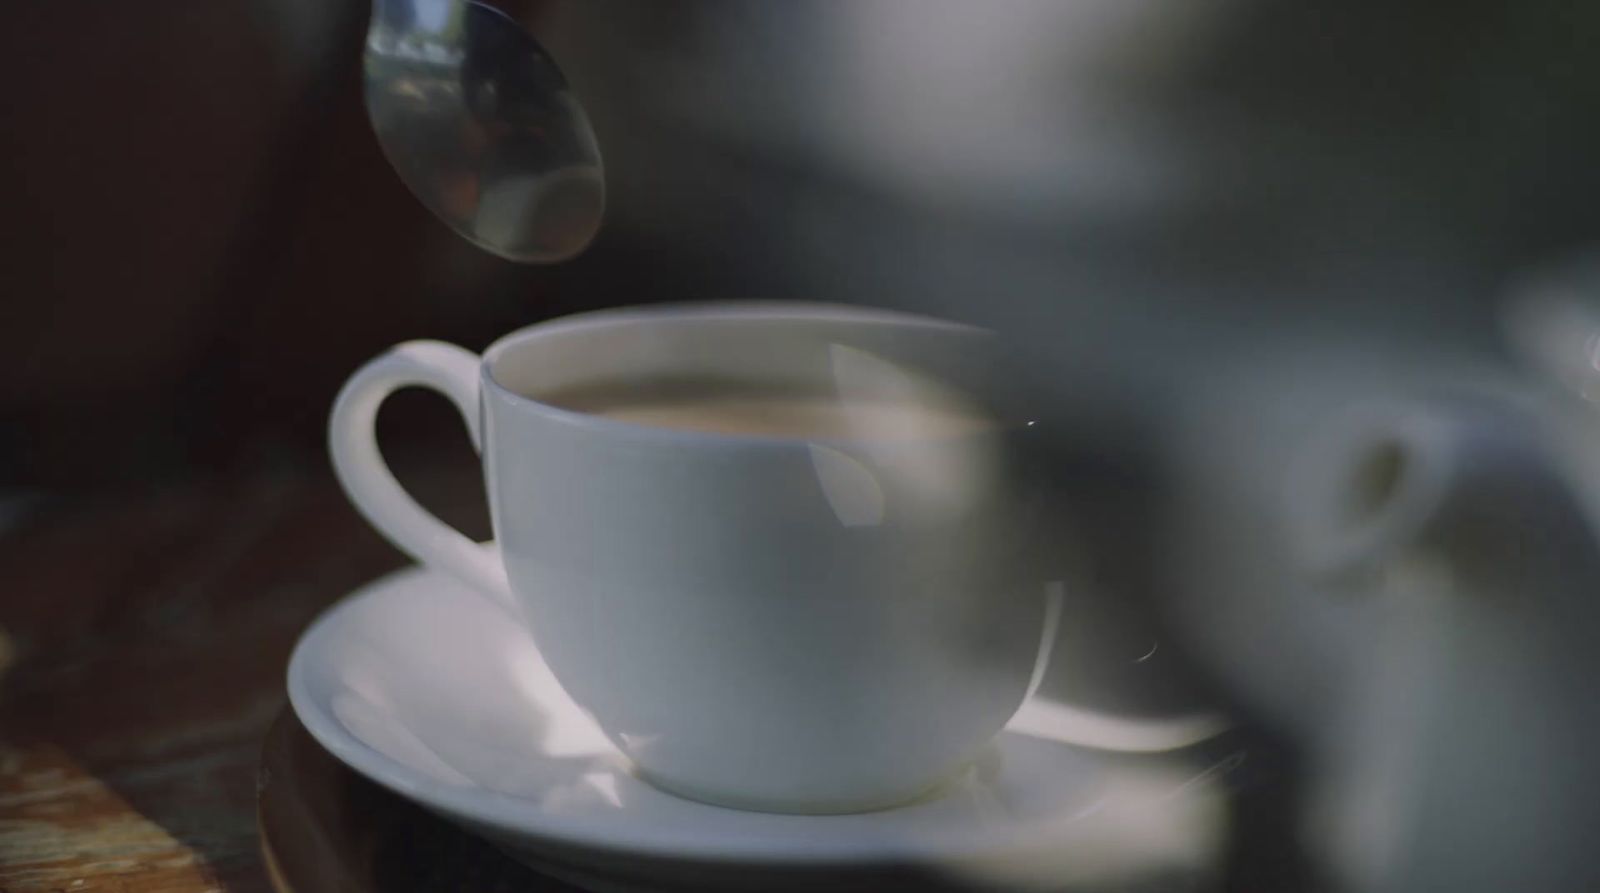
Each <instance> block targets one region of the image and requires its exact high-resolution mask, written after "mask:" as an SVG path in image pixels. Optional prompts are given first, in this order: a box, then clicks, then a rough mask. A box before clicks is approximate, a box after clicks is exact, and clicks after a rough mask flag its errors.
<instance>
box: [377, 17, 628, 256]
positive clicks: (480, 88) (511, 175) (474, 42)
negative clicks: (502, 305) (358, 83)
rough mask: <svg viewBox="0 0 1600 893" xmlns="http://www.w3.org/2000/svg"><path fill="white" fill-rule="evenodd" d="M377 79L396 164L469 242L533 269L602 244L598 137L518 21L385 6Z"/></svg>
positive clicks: (387, 150) (387, 142) (380, 112)
mask: <svg viewBox="0 0 1600 893" xmlns="http://www.w3.org/2000/svg"><path fill="white" fill-rule="evenodd" d="M365 73H366V74H365V76H366V101H367V113H368V115H369V116H370V118H371V120H372V126H373V130H374V131H375V132H376V133H377V136H378V142H379V144H380V145H381V146H382V147H383V151H384V154H385V155H386V156H387V157H388V159H389V162H390V163H391V164H392V165H394V168H395V170H396V172H398V173H399V174H400V179H401V180H403V181H404V182H405V184H406V186H407V187H409V188H410V189H411V191H412V192H413V193H415V194H416V196H417V197H418V198H419V199H421V200H422V203H423V204H424V205H426V206H427V207H428V209H429V210H431V211H432V212H433V213H434V214H435V215H437V216H438V217H439V218H440V219H441V220H443V221H444V222H445V223H447V224H449V226H450V227H451V228H453V229H454V230H455V231H456V232H457V233H460V234H461V235H462V236H464V237H465V238H466V239H468V240H469V241H471V242H473V243H474V244H476V245H478V246H479V247H481V248H483V249H484V250H486V251H489V252H491V253H493V254H496V255H498V256H500V257H503V258H506V259H507V260H512V261H518V262H521V263H553V262H555V261H560V260H565V259H567V258H570V257H572V256H574V255H576V254H577V253H578V252H580V251H582V250H583V249H584V248H585V247H587V246H588V244H589V242H590V241H591V240H593V238H594V236H595V233H596V232H597V231H598V230H599V228H600V221H601V219H602V217H603V216H604V212H605V176H604V170H603V167H602V165H601V161H600V150H599V147H598V145H597V144H596V142H595V138H594V131H593V129H592V128H591V127H590V125H589V118H588V116H587V115H586V114H585V113H584V110H583V107H582V106H581V105H579V104H578V101H577V99H576V97H574V96H573V95H572V91H571V89H570V88H569V87H568V86H567V80H566V78H565V77H564V76H563V75H562V73H561V70H560V69H559V68H557V67H556V64H555V61H554V60H553V59H551V57H550V54H549V53H547V52H545V50H544V48H543V47H541V46H540V45H539V44H538V42H536V41H535V40H534V39H533V38H532V37H531V36H530V35H529V34H528V33H527V31H525V30H523V28H522V26H521V25H519V24H517V22H516V21H515V20H514V19H512V18H511V17H510V16H507V15H506V14H505V13H502V12H500V11H499V10H497V9H495V8H493V7H491V6H487V5H485V4H483V3H478V2H475V0H374V2H373V10H372V24H371V27H370V28H369V30H368V32H367V46H366V55H365Z"/></svg>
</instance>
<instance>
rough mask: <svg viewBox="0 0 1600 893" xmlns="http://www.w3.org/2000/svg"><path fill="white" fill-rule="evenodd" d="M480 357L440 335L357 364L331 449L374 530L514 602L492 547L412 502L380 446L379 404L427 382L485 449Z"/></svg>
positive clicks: (339, 402) (334, 423)
mask: <svg viewBox="0 0 1600 893" xmlns="http://www.w3.org/2000/svg"><path fill="white" fill-rule="evenodd" d="M480 362H481V361H480V360H479V358H478V356H477V355H476V354H473V353H471V352H469V351H466V350H463V349H461V348H459V347H456V346H455V345H453V344H446V343H444V342H442V341H408V342H406V343H404V344H400V345H396V346H395V347H394V348H392V349H390V350H389V351H388V352H387V353H385V354H383V355H381V356H379V357H377V358H376V359H373V360H372V361H370V362H368V363H367V364H366V365H365V366H362V367H361V369H360V370H358V371H357V372H356V374H355V375H352V376H351V377H350V380H349V381H347V382H345V385H344V387H343V388H342V389H341V390H340V391H339V396H338V398H337V399H336V400H335V401H334V403H333V414H332V415H331V416H330V417H329V419H328V452H329V454H330V455H331V456H332V458H333V470H334V474H335V475H336V476H337V477H338V478H339V483H340V484H341V485H342V486H343V487H344V492H345V495H346V496H348V497H349V498H350V501H351V502H352V503H354V504H355V507H356V509H357V510H358V511H360V512H361V514H362V515H363V516H364V517H365V518H366V519H367V522H368V523H370V524H371V525H372V526H373V527H374V528H376V529H377V531H378V532H379V533H381V534H383V535H384V536H385V537H387V538H388V540H389V541H390V542H392V543H394V544H395V545H396V546H397V547H399V549H400V550H401V551H402V552H405V553H407V554H409V555H410V556H411V557H413V558H415V559H417V560H418V561H420V562H422V563H423V564H425V565H428V566H429V567H432V568H436V569H438V570H441V571H444V572H446V573H448V574H450V575H452V576H454V577H456V578H458V579H460V580H461V581H463V582H465V583H466V584H467V585H469V586H471V587H472V588H474V589H476V590H478V591H480V592H482V593H483V594H485V595H487V596H489V597H490V598H492V599H494V600H495V601H496V602H498V603H500V604H501V605H502V606H504V607H505V608H507V609H508V610H510V611H512V612H513V613H516V611H517V609H516V606H515V603H514V601H513V599H512V597H511V586H510V583H509V582H508V581H507V580H506V572H505V566H504V565H503V564H501V562H500V557H499V554H498V552H497V551H496V550H493V549H486V548H484V547H483V546H480V545H479V544H477V543H475V542H473V541H472V540H470V539H468V538H467V537H466V536H465V535H464V534H462V533H461V532H460V531H458V530H456V529H455V528H453V527H451V526H449V525H447V524H445V523H444V522H443V521H440V520H439V519H438V518H437V517H435V516H434V515H433V514H432V513H431V512H429V511H428V510H427V509H424V508H423V507H422V506H420V505H418V504H417V501H416V500H415V499H413V498H411V494H409V493H407V492H406V491H405V488H404V487H402V486H401V485H400V482H399V481H397V480H395V477H394V473H393V472H391V471H390V470H389V466H388V464H387V463H385V462H384V461H383V455H382V454H381V453H380V452H379V451H378V438H377V432H376V430H375V428H374V424H375V423H376V422H377V419H378V407H380V406H381V405H383V401H384V400H385V399H386V398H388V396H389V395H390V394H392V393H394V392H395V391H398V390H400V389H401V388H407V387H424V388H431V389H433V390H435V391H438V392H439V393H441V394H444V395H445V396H446V397H448V398H450V402H452V403H454V404H455V405H456V409H457V410H459V411H460V412H461V417H462V419H464V420H465V421H466V423H467V433H468V435H470V436H471V438H472V446H473V448H474V449H475V450H477V451H478V452H479V453H482V452H483V422H482V416H481V415H480V407H479V389H480V384H479V373H478V367H479V364H480Z"/></svg>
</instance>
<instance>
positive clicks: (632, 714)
mask: <svg viewBox="0 0 1600 893" xmlns="http://www.w3.org/2000/svg"><path fill="white" fill-rule="evenodd" d="M993 349H994V344H993V341H992V338H991V336H990V335H989V334H988V333H985V332H983V331H982V330H978V329H972V328H969V327H965V326H960V325H955V324H952V323H946V322H941V321H937V320H929V319H925V318H921V317H913V316H906V315H902V314H895V313H887V312H881V311H868V310H859V309H848V308H842V307H832V306H822V305H794V304H782V305H774V304H733V305H703V306H678V307H664V308H653V309H630V310H621V311H606V312H601V313H594V314H587V315H583V316H577V317H570V318H566V319H561V320H556V321H554V322H548V323H544V324H540V325H535V326H532V327H529V328H526V329H522V330H520V331H517V332H514V333H512V334H510V335H508V336H506V337H504V338H502V339H501V340H499V341H498V342H496V343H495V344H494V345H493V346H491V347H490V348H489V349H488V350H487V351H486V352H485V353H484V355H483V356H482V357H481V358H480V357H478V356H476V355H474V354H471V353H469V352H467V351H465V350H462V349H461V348H458V347H454V346H452V345H448V344H444V343H440V342H431V341H417V342H410V343H407V344H402V345H400V346H398V347H396V348H394V349H393V350H391V351H389V352H388V353H386V354H384V355H383V356H380V357H378V358H377V359H375V360H373V361H371V362H370V363H368V364H367V365H366V366H365V367H363V368H362V369H361V370H360V371H359V372H357V373H356V374H355V375H354V376H353V377H352V378H351V379H350V381H349V382H348V383H347V384H346V385H345V387H344V390H343V391H342V392H341V393H340V395H339V397H338V400H337V402H336V404H335V406H334V410H333V415H332V419H331V420H330V430H329V440H330V447H331V450H332V454H333V461H334V467H335V469H336V470H337V472H338V476H339V479H340V481H341V482H342V483H343V485H344V487H345V490H346V492H347V493H348V495H349V497H350V499H351V501H352V502H354V503H355V505H356V507H357V508H358V509H360V510H361V511H362V513H363V514H364V515H365V516H366V517H367V519H368V520H369V521H371V522H372V524H373V525H374V526H375V527H376V528H377V529H378V530H379V531H381V532H382V533H384V534H385V535H386V536H388V537H389V538H390V539H391V540H392V541H393V542H394V543H395V544H396V545H398V546H399V547H400V548H401V549H402V550H404V551H406V552H408V553H410V554H411V555H413V556H415V557H416V558H417V559H418V560H420V561H422V562H423V563H425V564H427V565H429V566H431V567H434V568H437V569H439V570H442V571H445V572H448V573H451V574H454V575H455V576H457V577H459V578H461V579H462V580H464V581H466V582H468V583H470V584H472V585H473V586H474V587H476V588H477V589H480V590H482V591H483V592H484V593H486V594H488V595H490V596H491V597H495V598H498V599H499V600H500V601H502V602H503V603H505V604H507V605H508V606H510V607H511V608H512V610H513V613H514V614H516V615H518V616H520V617H521V618H522V619H523V620H524V621H525V622H526V624H527V626H528V628H529V630H530V631H531V633H532V635H533V636H534V639H535V641H536V642H537V644H538V645H539V648H540V650H541V652H542V654H543V655H544V657H545V659H546V661H547V662H548V663H549V665H550V667H551V669H552V670H553V671H554V672H555V674H556V677H557V678H558V679H559V680H560V681H561V683H562V685H563V686H564V687H565V688H566V689H567V691H568V693H569V694H570V695H571V696H572V697H573V699H574V700H575V701H577V703H578V704H580V705H582V706H583V707H584V708H585V709H586V710H588V711H589V712H590V713H591V714H592V715H593V716H594V718H595V720H596V721H597V722H598V724H599V725H600V727H601V728H602V729H603V730H604V731H605V733H606V734H607V735H608V736H609V737H610V739H611V740H612V741H613V742H615V744H616V745H617V747H618V748H620V749H621V750H622V751H623V752H624V753H625V754H626V755H627V756H628V757H629V758H630V759H631V760H632V761H633V763H634V765H635V767H636V768H637V770H638V771H639V772H640V773H641V775H642V776H643V777H645V778H647V779H649V780H650V781H651V782H653V783H655V784H656V785H658V786H660V787H662V788H664V789H666V790H669V791H672V792H674V793H679V794H682V795H684V796H688V797H691V798H694V799H699V800H704V801H708V802H713V803H718V804H722V805H728V806H735V807H741V808H750V809H760V810H768V811H779V812H848V811H858V810H866V809H873V808H879V807H883V806H888V805H893V804H896V803H899V802H902V801H905V800H908V799H912V798H915V797H916V796H918V795H919V794H921V793H923V792H925V791H927V790H928V789H930V788H931V787H933V786H935V785H937V784H938V783H939V782H940V781H941V780H942V779H945V778H947V777H949V776H950V775H952V774H953V773H955V772H956V771H957V770H959V769H960V768H962V767H963V766H964V765H965V763H966V762H967V761H969V760H970V759H971V758H972V757H973V756H974V755H975V754H976V752H977V751H978V750H979V749H980V748H981V747H982V746H983V745H984V744H985V743H986V742H987V741H988V740H989V739H990V738H991V737H992V736H994V735H995V734H996V733H997V732H998V731H999V730H1000V729H1001V728H1002V727H1003V726H1004V725H1005V724H1006V722H1007V720H1008V719H1009V718H1010V717H1011V715H1012V714H1013V713H1014V712H1015V711H1016V709H1017V708H1018V706H1020V704H1021V703H1022V700H1023V698H1024V696H1025V695H1026V691H1027V687H1028V683H1029V679H1030V675H1031V673H1032V671H1033V668H1034V661H1035V657H1036V655H1037V653H1038V649H1039V644H1040V642H1039V637H1040V632H1041V626H1042V617H1043V599H1042V587H1041V586H1040V585H1039V583H1038V581H1037V579H1035V578H1034V577H1033V575H1032V574H1031V572H1030V570H1029V568H1028V567H1027V564H1028V563H1027V562H1026V561H1025V560H1024V556H1023V553H1024V552H1025V551H1026V550H1025V549H1024V548H1023V547H1022V545H1021V544H1022V542H1023V540H1024V536H1023V532H1022V530H1021V529H1020V528H1019V526H1018V523H1017V518H1018V515H1017V513H1016V499H1015V494H1016V493H1017V488H1016V486H1015V483H1014V481H1013V475H1012V474H1011V473H1010V472H1009V471H1008V467H1007V466H1008V462H1007V458H1006V457H1007V455H1008V454H1007V444H1006V440H1007V438H1008V437H1010V436H1012V434H1011V431H1012V429H1008V428H1007V427H1006V426H1002V425H995V426H982V427H977V428H973V429H971V430H964V431H962V432H961V433H951V432H950V431H948V430H946V431H929V432H919V431H914V430H913V431H906V430H897V431H881V430H874V428H873V426H874V424H875V418H876V417H875V416H873V415H871V414H870V413H868V414H865V415H863V416H862V428H861V430H860V435H859V436H856V431H855V430H854V429H852V431H851V436H849V437H839V436H838V432H837V431H834V432H831V435H832V436H830V437H817V438H803V437H769V436H754V435H743V434H725V433H710V432H705V431H690V430H681V429H670V428H664V427H663V428H658V427H648V426H644V425H636V424H632V423H628V422H622V421H618V420H615V419H611V418H606V417H602V416H596V415H585V414H581V413H578V412H573V411H570V410H567V409H562V408H558V407H555V406H552V405H549V404H546V403H542V402H540V396H541V395H544V394H550V393H552V392H554V391H559V390H561V389H563V388H567V387H571V386H573V385H578V384H583V383H593V382H602V381H603V382H617V381H637V382H649V381H658V380H661V379H668V378H671V379H731V380H736V381H739V382H743V383H771V384H773V385H783V386H802V387H806V388H809V389H817V390H818V391H828V392H834V393H839V394H840V395H841V396H845V397H867V398H887V399H905V400H918V401H926V400H929V399H939V396H938V395H943V394H950V393H955V391H952V390H950V388H956V389H959V393H961V394H962V395H966V396H970V395H973V394H978V393H985V392H987V389H990V388H992V385H993V383H992V382H989V381H986V380H985V379H986V378H988V377H990V376H991V375H992V373H993V369H994V368H995V366H994V362H993V361H994V356H993ZM409 386H422V387H428V388H433V389H435V390H438V391H440V392H442V393H443V394H445V395H446V396H447V397H449V398H450V399H451V400H452V401H454V403H455V404H456V406H457V407H458V408H459V409H460V411H461V415H462V417H463V418H464V419H465V421H466V423H467V429H468V431H469V432H470V434H471V437H472V441H473V443H474V445H476V446H477V447H478V448H479V451H480V452H481V454H482V456H483V460H484V466H485V471H486V475H487V485H488V494H489V500H490V508H491V515H492V518H493V523H494V531H495V537H496V541H497V543H498V547H499V549H498V553H496V552H495V551H492V550H485V549H484V548H482V547H480V546H478V545H477V544H475V543H473V542H471V541H470V540H468V539H467V538H466V537H465V536H463V535H462V534H460V533H459V532H457V531H455V530H453V529H451V528H449V527H447V526H446V525H445V524H443V523H442V522H441V521H439V520H438V519H436V518H434V517H433V516H432V515H430V514H428V513H427V512H426V511H425V510H424V509H422V508H421V507H419V506H418V505H417V504H416V503H415V502H414V501H413V500H412V499H411V498H410V497H409V496H408V495H407V494H406V492H405V491H404V490H403V489H402V488H401V486H400V484H399V483H398V482H397V481H396V480H395V478H394V477H393V475H392V474H391V473H390V472H389V470H388V468H387V467H386V466H385V465H384V463H383V460H382V458H381V457H380V455H379V452H378V447H377V443H376V440H375V437H374V432H373V422H374V420H375V418H376V416H377V412H378V407H379V404H380V403H381V402H382V401H383V400H384V398H385V397H386V396H387V395H388V394H390V393H391V392H393V391H395V390H397V389H399V388H404V387H409ZM418 646H419V647H426V643H418Z"/></svg>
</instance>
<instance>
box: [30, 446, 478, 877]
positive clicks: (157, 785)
mask: <svg viewBox="0 0 1600 893" xmlns="http://www.w3.org/2000/svg"><path fill="white" fill-rule="evenodd" d="M402 473H403V476H404V477H405V478H406V479H407V480H408V482H410V483H412V485H413V486H414V488H415V489H416V490H417V491H418V495H419V497H420V498H422V500H423V501H424V502H425V503H427V504H429V505H430V506H431V507H433V508H434V509H435V510H436V511H439V512H440V513H441V514H442V515H444V516H446V517H447V518H448V519H449V520H451V521H452V522H454V523H457V524H458V525H461V526H463V527H464V528H466V529H467V530H469V532H474V533H478V534H480V535H481V534H482V532H483V531H484V530H485V528H486V526H487V524H486V521H485V520H484V518H483V508H482V505H483V502H482V485H481V483H480V482H479V481H478V480H477V479H476V471H475V469H474V468H473V467H472V465H471V464H470V462H456V463H443V464H440V463H423V464H418V463H412V465H411V467H410V468H408V469H404V470H403V471H402ZM402 563H403V558H402V557H401V556H400V555H399V553H397V552H395V551H394V550H393V549H392V548H390V547H389V546H388V545H387V544H386V543H384V542H383V541H382V540H380V539H379V538H378V536H377V535H376V534H374V533H372V532H371V531H370V530H369V529H368V528H367V527H366V526H365V524H364V523H363V522H362V521H361V520H360V519H359V518H358V517H357V516H356V515H355V513H354V512H353V511H351V510H350V509H349V508H348V506H347V504H346V503H345V501H344V498H343V496H342V494H341V493H340V492H339V490H338V487H337V486H336V485H335V484H334V482H333V481H332V479H331V477H330V476H328V474H327V473H326V472H325V471H322V470H321V469H320V468H319V467H318V466H316V465H314V464H313V465H308V466H307V467H306V468H303V469H290V470H281V471H263V470H256V471H251V472H248V473H242V474H233V475H227V476H219V477H215V478H207V479H201V480H189V481H186V482H182V483H162V484H150V485H146V486H143V487H141V488H139V489H136V490H129V491H126V492H122V493H118V494H114V495H101V496H97V497H94V498H91V499H77V500H71V501H67V500H57V501H54V502H50V501H46V502H44V503H42V504H41V505H40V506H38V507H37V508H35V509H34V510H33V511H31V512H29V513H27V514H25V515H24V516H23V517H22V518H21V519H20V520H13V521H12V523H11V524H10V526H9V528H8V529H3V530H0V587H3V589H0V591H3V597H0V891H5V893H20V891H35V890H38V891H56V890H60V891H95V890H115V891H130V893H132V891H157V890H159V891H173V893H180V891H202V890H227V891H240V893H251V891H266V890H271V889H273V887H272V885H271V882H270V880H269V877H268V874H267V872H266V870H265V867H264V864H263V859H262V856H261V848H260V842H259V837H258V834H257V823H256V795H257V783H258V766H259V764H260V760H261V755H262V746H263V741H264V738H265V736H266V733H267V731H268V728H269V726H271V724H272V723H273V721H274V719H275V718H277V717H278V716H279V715H280V714H281V712H282V711H283V710H284V705H285V695H284V685H283V673H284V668H285V664H286V661H287V659H288V655H289V651H290V649H291V648H292V647H293V644H294V641H295V638H296V636H297V635H298V634H299V632H300V631H301V630H302V629H303V628H304V627H305V626H306V624H307V623H308V622H309V621H310V620H311V618H312V617H313V616H315V614H316V612H317V611H319V610H320V609H322V608H323V607H325V606H327V605H328V604H330V603H331V602H333V601H334V600H336V599H337V598H339V597H340V596H341V595H342V594H344V593H346V592H348V591H349V590H350V589H352V588H353V587H355V586H356V585H358V584H360V583H361V582H363V581H365V580H368V579H371V578H372V577H374V576H376V575H378V574H381V573H383V572H385V571H387V570H391V569H393V568H395V567H397V566H399V565H401V564H402Z"/></svg>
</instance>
